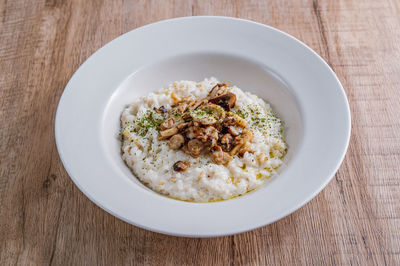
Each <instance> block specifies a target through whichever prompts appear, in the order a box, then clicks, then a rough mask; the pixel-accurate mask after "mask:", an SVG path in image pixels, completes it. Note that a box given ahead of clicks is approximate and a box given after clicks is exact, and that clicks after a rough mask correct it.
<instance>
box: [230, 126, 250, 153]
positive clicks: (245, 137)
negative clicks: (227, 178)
mask: <svg viewBox="0 0 400 266" xmlns="http://www.w3.org/2000/svg"><path fill="white" fill-rule="evenodd" d="M252 138H253V132H251V131H250V130H243V132H242V134H241V135H239V136H237V137H235V141H234V144H235V147H234V148H233V149H232V150H231V151H230V152H229V154H230V155H235V154H237V153H238V152H239V151H240V150H241V149H242V147H244V145H245V144H246V143H247V142H248V141H250V140H251V139H252Z"/></svg>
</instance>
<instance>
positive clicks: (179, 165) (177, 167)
mask: <svg viewBox="0 0 400 266" xmlns="http://www.w3.org/2000/svg"><path fill="white" fill-rule="evenodd" d="M189 167H190V163H189V162H187V161H177V162H176V163H174V165H173V169H174V171H176V172H183V171H186V170H187V169H188V168H189Z"/></svg>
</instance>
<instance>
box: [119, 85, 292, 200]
mask: <svg viewBox="0 0 400 266" xmlns="http://www.w3.org/2000/svg"><path fill="white" fill-rule="evenodd" d="M217 83H218V80H216V79H215V78H210V79H205V80H204V81H202V82H200V83H197V82H194V81H177V82H174V83H172V84H171V85H170V86H169V87H168V88H164V89H161V90H160V91H158V92H155V93H150V94H149V95H147V96H145V97H142V98H140V99H137V100H136V101H134V102H133V103H132V104H130V105H129V106H128V107H127V108H126V109H125V110H124V111H123V113H122V115H121V127H122V128H121V130H122V135H123V143H122V158H123V160H124V161H125V162H126V164H127V165H128V166H129V168H131V170H132V171H133V173H134V174H135V175H136V176H137V178H138V179H139V180H140V181H141V182H142V183H144V184H145V185H146V186H148V187H149V188H151V189H152V190H154V191H156V192H159V193H161V194H164V195H167V196H170V197H172V198H176V199H181V200H188V201H198V202H206V201H215V200H220V199H229V198H232V197H235V196H239V195H242V194H244V193H246V192H248V191H250V190H253V189H255V188H257V187H258V186H259V185H261V184H262V183H263V182H264V181H265V180H266V179H268V178H270V177H271V176H272V175H274V174H275V173H276V170H277V169H278V167H279V166H281V165H282V158H283V156H284V155H285V153H286V144H285V142H284V138H283V132H282V126H281V121H280V120H279V118H277V117H276V116H275V115H274V113H273V111H272V110H271V107H270V105H269V104H267V103H265V102H264V101H263V100H262V99H261V98H259V97H257V96H256V95H254V94H251V93H249V92H244V91H242V90H241V89H239V88H238V87H236V86H232V87H229V90H230V92H232V93H234V94H235V95H236V105H235V106H234V108H233V109H232V112H234V113H236V114H238V115H240V116H241V117H242V118H244V119H245V120H246V121H247V122H248V124H249V128H250V129H251V131H252V133H253V138H252V140H251V143H250V148H251V151H252V152H245V153H244V155H243V156H242V157H240V156H238V155H235V156H233V160H232V161H230V162H229V164H227V165H218V164H215V163H213V162H212V160H210V157H209V156H207V155H200V156H199V157H197V158H194V157H192V156H190V155H188V154H187V153H184V152H183V151H181V150H171V149H170V148H169V145H168V141H165V140H159V130H158V126H159V124H160V122H161V121H163V120H164V119H165V115H164V114H160V113H157V112H155V111H154V108H159V107H161V106H164V107H165V108H166V109H170V108H171V105H173V104H174V102H175V101H176V98H184V97H188V96H189V97H190V98H204V97H206V96H207V94H208V92H209V91H210V90H211V89H212V88H213V87H214V86H215V85H216V84H217ZM177 161H187V162H190V167H189V168H188V169H187V170H186V171H184V172H176V171H174V169H173V164H174V163H175V162H177Z"/></svg>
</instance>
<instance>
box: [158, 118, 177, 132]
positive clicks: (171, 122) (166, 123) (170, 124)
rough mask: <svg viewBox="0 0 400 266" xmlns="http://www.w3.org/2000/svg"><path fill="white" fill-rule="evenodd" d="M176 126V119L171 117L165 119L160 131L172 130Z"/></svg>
mask: <svg viewBox="0 0 400 266" xmlns="http://www.w3.org/2000/svg"><path fill="white" fill-rule="evenodd" d="M174 124H175V119H174V118H173V117H170V118H168V119H165V120H164V121H163V122H162V123H161V124H160V129H161V130H165V129H169V128H172V127H173V125H174Z"/></svg>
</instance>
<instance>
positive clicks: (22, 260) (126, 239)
mask: <svg viewBox="0 0 400 266" xmlns="http://www.w3.org/2000/svg"><path fill="white" fill-rule="evenodd" d="M191 15H222V16H234V17H240V18H244V19H251V20H254V21H258V22H261V23H265V24H268V25H271V26H273V27H276V28H278V29H281V30H283V31H285V32H288V33H289V34H292V35H293V36H295V37H296V38H298V39H300V40H301V41H303V42H305V43H306V44H307V45H309V46H310V47H311V48H313V49H314V50H315V51H317V52H318V53H319V54H320V55H321V56H322V57H323V58H324V59H325V60H326V61H327V62H328V64H329V65H330V66H331V67H332V68H333V70H334V71H335V72H336V73H337V75H338V77H339V79H340V80H341V82H342V84H343V86H344V88H345V90H346V93H347V96H348V99H349V102H350V107H351V112H352V125H353V126H352V136H351V142H350V146H349V150H348V152H347V155H346V158H345V160H344V162H343V164H342V166H341V168H340V170H339V171H338V173H337V174H336V175H335V177H334V179H333V180H332V181H331V182H330V183H329V185H328V186H327V187H326V188H325V189H324V190H323V191H322V192H321V193H320V194H319V195H318V196H317V197H316V198H315V199H313V200H312V201H311V202H310V203H308V204H307V205H306V206H305V207H303V208H301V209H300V210H298V211H297V212H295V213H293V214H292V215H289V216H288V217H286V218H284V219H282V220H280V221H278V222H276V223H274V224H271V225H269V226H266V227H263V228H261V229H258V230H254V231H251V232H248V233H243V234H240V235H235V236H228V237H220V238H213V239H189V238H179V237H172V236H166V235H161V234H157V233H152V232H149V231H146V230H143V229H139V228H136V227H134V226H132V225H129V224H127V223H125V222H122V221H120V220H119V219H117V218H115V217H113V216H111V215H109V214H108V213H106V212H104V211H103V210H101V209H100V208H99V207H97V206H96V205H95V204H93V203H92V202H91V201H90V200H89V199H87V198H86V197H85V196H84V195H83V194H82V193H81V192H80V191H79V190H78V188H77V187H76V186H75V185H74V184H73V183H72V181H71V180H70V178H69V177H68V175H67V173H66V171H65V169H64V168H63V166H62V164H61V161H60V159H59V156H58V153H57V149H56V145H55V141H54V118H55V112H56V108H57V104H58V101H59V98H60V96H61V93H62V92H63V89H64V87H65V85H66V84H67V82H68V80H69V78H70V77H71V75H72V74H73V73H74V71H75V70H76V69H77V68H78V66H79V65H80V64H81V63H83V62H84V61H85V60H86V59H87V58H88V56H90V55H91V54H92V53H93V52H95V51H96V50H97V49H99V48H100V47H101V46H103V45H104V44H106V43H107V42H109V41H111V40H112V39H114V38H116V37H117V36H119V35H120V34H122V33H125V32H127V31H130V30H132V29H134V28H137V27H139V26H142V25H145V24H148V23H151V22H154V21H158V20H162V19H167V18H172V17H180V16H191ZM399 82H400V2H399V1H396V0H384V1H376V0H364V1H363V0H360V1H359V0H347V1H346V0H339V1H328V0H325V1H322V0H319V1H318V0H315V1H308V0H303V1H284V0H281V1H261V0H253V1H239V0H236V1H234V0H232V1H228V0H226V1H212V0H207V1H200V0H197V1H196V0H193V1H190V0H189V1H185V0H171V1H162V0H159V1H157V0H154V1H145V0H142V1H84V0H82V1H61V0H46V1H44V0H41V1H30V0H8V1H7V0H3V1H0V88H1V92H0V95H1V116H0V117H1V121H0V122H1V123H0V127H1V150H0V163H1V169H0V173H1V176H0V265H10V264H55V265H82V264H87V265H97V264H100V265H102V264H108V265H121V264H153V265H161V264H170V265H181V264H202V265H211V264H232V265H238V264H251V265H254V264H272V265H277V264H282V265H291V264H303V265H312V264H314V265H338V264H358V265H373V264H375V265H386V264H387V265H396V264H397V265H399V264H400V186H399V185H400V171H399V170H400V133H399V132H400V119H399V117H400V83H399Z"/></svg>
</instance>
